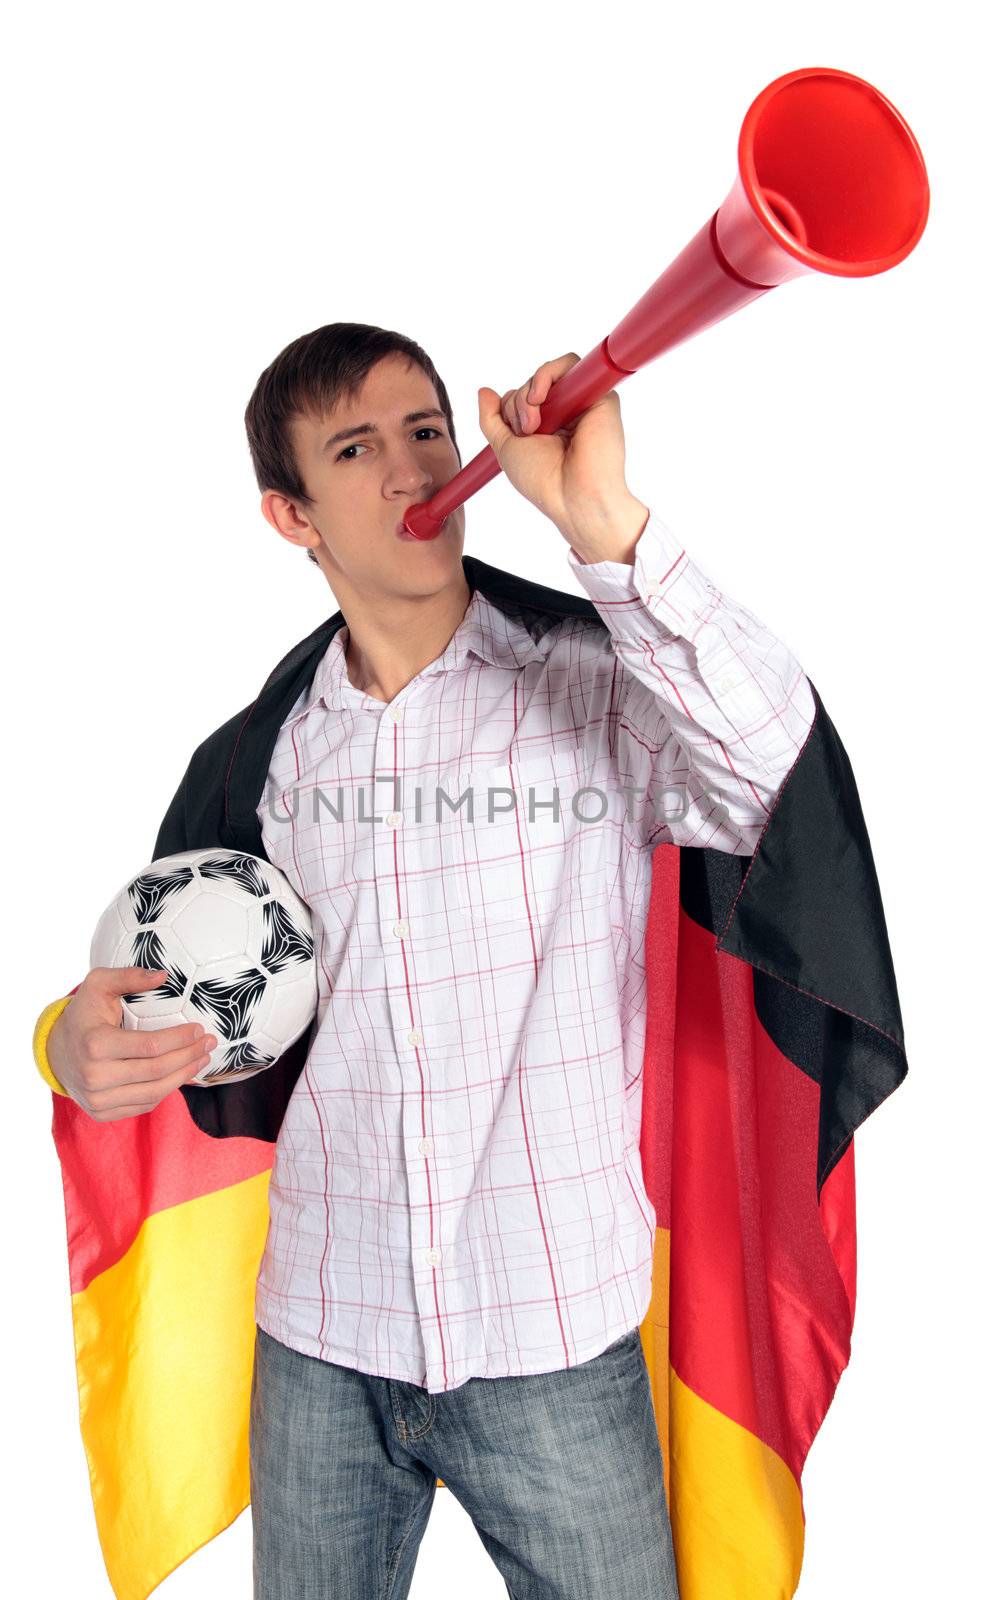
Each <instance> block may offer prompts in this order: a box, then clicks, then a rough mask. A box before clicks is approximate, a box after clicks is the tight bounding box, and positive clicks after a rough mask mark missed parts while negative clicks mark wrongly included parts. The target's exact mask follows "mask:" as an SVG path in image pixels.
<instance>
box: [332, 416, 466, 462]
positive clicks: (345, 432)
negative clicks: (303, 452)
mask: <svg viewBox="0 0 990 1600" xmlns="http://www.w3.org/2000/svg"><path fill="white" fill-rule="evenodd" d="M431 417H439V418H440V421H441V422H442V421H443V420H444V417H443V412H442V411H436V410H433V411H410V412H409V413H408V414H407V415H406V416H404V417H403V419H402V426H403V427H404V428H407V427H408V426H409V424H410V422H426V421H427V420H428V419H429V418H431ZM379 431H380V430H379V428H378V427H377V426H376V424H375V423H373V422H359V423H358V425H357V427H356V428H342V429H341V431H340V432H339V433H335V434H332V435H331V437H330V438H329V439H327V440H326V441H325V443H324V445H323V447H322V450H321V452H320V453H321V455H322V453H323V451H325V450H329V449H330V446H331V445H333V444H341V443H342V442H343V440H345V439H354V438H356V437H357V435H358V434H359V433H378V432H379Z"/></svg>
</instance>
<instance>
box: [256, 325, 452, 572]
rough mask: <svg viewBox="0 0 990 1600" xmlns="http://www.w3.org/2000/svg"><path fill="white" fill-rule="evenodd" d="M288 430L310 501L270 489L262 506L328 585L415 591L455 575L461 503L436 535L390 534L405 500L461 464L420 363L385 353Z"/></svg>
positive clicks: (428, 492) (424, 495)
mask: <svg viewBox="0 0 990 1600" xmlns="http://www.w3.org/2000/svg"><path fill="white" fill-rule="evenodd" d="M423 412H425V413H428V415H419V413H423ZM289 434H290V438H291V441H292V446H293V449H294V451H295V456H296V461H297V462H298V466H299V471H300V473H301V475H302V479H303V482H304V483H305V485H306V488H307V490H308V492H309V494H310V495H311V496H312V498H313V501H314V503H313V504H312V505H309V506H307V505H303V504H301V503H297V502H296V501H293V500H288V499H287V498H286V497H285V496H284V495H280V494H275V493H274V491H272V490H269V491H268V492H267V493H266V494H265V495H264V497H263V499H262V510H263V511H264V514H265V516H266V517H267V518H268V520H269V522H271V523H272V524H273V526H275V527H277V528H278V531H279V532H280V533H281V534H282V535H283V537H284V538H287V539H289V540H290V542H291V543H293V544H304V545H307V546H308V547H309V548H310V549H312V550H313V551H314V552H315V554H316V558H317V560H318V561H319V563H320V566H321V567H322V569H323V571H324V573H325V574H326V576H327V579H328V581H329V582H330V584H331V586H333V587H334V588H338V580H339V588H340V589H341V590H342V591H343V592H344V593H346V591H347V588H348V586H351V587H352V588H354V589H360V590H363V591H365V592H367V591H372V592H374V591H379V592H383V593H385V592H388V593H393V594H394V593H397V592H399V593H403V594H409V595H415V594H429V593H435V592H436V591H437V590H438V589H441V588H443V587H444V586H445V585H446V584H448V583H450V582H451V581H452V580H453V579H454V578H457V579H458V580H459V581H460V579H461V577H462V569H461V553H462V551H463V548H464V507H463V506H458V507H457V509H456V511H453V512H451V514H450V516H449V517H448V518H447V521H446V522H445V523H444V525H443V527H442V529H441V530H440V533H439V534H438V535H437V537H436V538H435V539H411V538H409V537H402V536H401V535H400V534H399V532H398V528H399V525H400V523H401V521H402V517H403V513H404V512H405V510H406V507H407V506H409V505H412V504H414V503H415V502H417V501H420V500H428V499H429V498H430V497H431V496H432V495H434V494H436V492H437V490H438V489H440V488H442V487H443V485H444V484H445V483H447V482H448V481H449V479H451V478H452V477H454V475H455V473H457V472H458V471H459V470H460V463H459V462H458V459H457V452H456V450H455V449H454V444H453V441H452V439H451V437H450V432H449V430H448V427H447V421H446V418H445V417H444V415H443V413H442V411H441V410H440V402H439V400H438V398H437V392H436V390H435V388H434V387H433V384H432V383H431V381H430V379H429V378H428V377H427V376H426V373H425V372H424V371H423V369H422V368H421V367H419V366H417V365H416V364H415V363H414V362H410V361H407V359H406V357H405V356H403V355H399V354H392V355H388V356H384V357H383V358H382V359H381V361H379V362H377V363H376V365H375V366H374V367H372V369H371V371H370V372H369V373H368V375H367V377H366V378H365V380H364V383H363V385H362V386H361V388H360V389H359V391H358V393H357V395H356V397H355V398H354V400H343V401H341V402H340V404H339V405H338V406H336V407H335V408H334V410H333V411H332V412H331V413H330V415H329V416H325V417H322V418H320V419H319V420H317V419H315V418H312V417H306V418H299V419H296V420H294V421H292V422H290V423H289ZM341 434H346V435H349V437H344V438H341V437H339V435H341ZM317 535H319V539H317ZM341 598H342V599H343V594H342V595H341Z"/></svg>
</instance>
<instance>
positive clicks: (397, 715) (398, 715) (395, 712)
mask: <svg viewBox="0 0 990 1600" xmlns="http://www.w3.org/2000/svg"><path fill="white" fill-rule="evenodd" d="M388 714H389V718H390V720H391V721H392V722H401V721H402V707H401V706H395V708H394V709H393V708H392V707H391V706H390V707H389V712H388Z"/></svg>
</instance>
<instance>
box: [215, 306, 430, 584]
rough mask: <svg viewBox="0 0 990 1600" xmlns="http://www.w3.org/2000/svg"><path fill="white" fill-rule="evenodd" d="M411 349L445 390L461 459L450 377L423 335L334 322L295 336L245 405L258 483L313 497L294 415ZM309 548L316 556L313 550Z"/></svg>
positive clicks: (318, 407) (351, 391) (324, 408)
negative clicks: (295, 444) (297, 451)
mask: <svg viewBox="0 0 990 1600" xmlns="http://www.w3.org/2000/svg"><path fill="white" fill-rule="evenodd" d="M392 354H398V355H404V356H406V357H407V358H408V360H410V361H414V362H415V363H416V365H417V366H418V367H421V368H422V370H423V371H424V372H425V374H426V376H427V377H428V378H429V379H430V381H431V382H432V384H433V386H434V388H435V389H436V392H437V399H438V401H439V403H440V409H441V411H442V412H443V414H444V416H445V418H446V419H447V427H448V428H449V429H450V437H451V440H452V441H453V445H454V449H455V450H457V459H458V461H460V459H461V452H460V450H459V449H458V447H457V439H456V436H455V434H454V417H453V413H452V411H451V409H450V398H449V396H448V394H447V390H446V388H445V386H444V382H443V379H442V378H441V377H440V375H439V373H438V372H437V369H436V367H435V366H434V365H433V362H432V361H431V360H430V358H429V356H428V355H427V353H426V351H425V350H424V349H423V348H422V346H421V345H418V344H417V343H416V341H415V339H408V338H406V336H405V335H404V334H401V333H395V332H393V331H392V330H391V329H388V328H376V327H374V326H373V325H372V324H370V323H367V322H328V323H327V324H326V325H325V326H324V327H322V328H314V329H313V331H312V333H304V334H301V335H300V337H299V338H298V339H293V341H292V343H291V344H287V345H286V347H285V349H284V350H283V351H281V352H280V354H279V355H277V356H276V357H275V360H274V361H273V362H272V364H271V366H269V367H266V368H265V370H264V372H263V373H262V374H261V377H260V378H259V379H258V381H257V383H256V384H255V386H254V393H253V394H252V396H251V398H250V400H249V401H248V405H247V410H246V411H245V413H244V426H245V427H246V428H247V436H248V447H249V449H250V451H251V462H252V465H253V466H254V475H255V478H256V479H257V481H258V488H259V489H260V490H261V492H262V493H263V494H264V492H265V490H266V489H274V490H275V491H276V492H277V493H278V494H284V495H287V496H290V497H291V498H292V499H294V500H300V501H302V503H303V504H304V505H312V504H313V500H312V497H311V496H310V495H309V494H307V492H306V485H305V484H304V482H303V478H302V473H301V472H300V471H299V467H298V465H297V464H296V459H295V455H294V453H293V449H292V442H291V439H290V437H289V431H288V423H289V421H290V420H291V419H292V418H293V417H302V416H306V415H309V416H324V415H326V414H327V413H328V412H330V411H332V410H333V408H334V407H335V406H336V405H337V403H338V402H339V401H340V400H341V399H344V398H346V399H348V400H353V399H354V397H355V396H356V394H357V392H358V390H359V389H360V387H361V385H362V383H363V382H364V380H365V378H366V377H367V375H368V373H369V372H370V371H371V368H372V367H373V366H374V365H375V363H376V362H377V361H381V359H382V357H383V356H387V355H392ZM306 554H307V555H308V556H309V559H310V561H316V556H315V554H314V552H313V551H312V550H307V552H306Z"/></svg>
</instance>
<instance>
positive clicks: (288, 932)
mask: <svg viewBox="0 0 990 1600" xmlns="http://www.w3.org/2000/svg"><path fill="white" fill-rule="evenodd" d="M90 966H91V967H133V966H139V967H160V968H161V969H162V970H163V971H164V972H166V973H167V974H168V977H167V979H166V980H165V982H164V983H162V984H160V985H159V986H158V988H156V989H148V990H145V991H142V992H140V993H138V994H127V995H124V997H123V1002H122V1012H123V1024H124V1027H125V1028H138V1029H154V1028H168V1027H172V1026H173V1025H174V1024H177V1023H183V1022H200V1023H202V1024H203V1026H204V1028H206V1029H207V1031H208V1032H210V1033H212V1034H215V1036H216V1039H217V1045H216V1048H215V1050H214V1051H213V1053H212V1055H211V1057H210V1060H209V1062H208V1063H207V1065H206V1066H205V1067H204V1068H203V1069H202V1071H201V1072H200V1073H198V1074H197V1076H196V1077H195V1078H192V1079H190V1082H192V1083H199V1084H212V1083H234V1082H236V1081H237V1080H238V1079H241V1078H250V1077H253V1076H254V1074H255V1073H256V1072H263V1071H264V1069H265V1068H266V1067H270V1066H271V1065H272V1063H273V1062H274V1061H277V1060H278V1058H279V1056H280V1055H282V1054H283V1053H284V1051H286V1050H287V1049H288V1047H289V1045H290V1044H293V1043H294V1042H295V1040H296V1039H298V1038H299V1035H300V1034H301V1033H302V1032H303V1031H304V1029H305V1028H306V1027H308V1025H309V1023H310V1021H311V1020H312V1018H313V1016H314V1015H315V1013H316V1008H317V998H318V992H317V981H316V953H315V948H314V941H313V927H312V920H311V917H310V913H309V908H308V906H307V905H306V903H305V901H304V900H302V899H300V897H299V895H298V894H297V893H296V891H295V889H294V888H293V887H292V885H291V884H290V882H289V880H288V878H287V877H286V876H285V874H284V873H283V872H281V871H280V870H279V868H278V867H275V866H273V865H272V864H271V862H269V861H265V860H263V859H262V858H261V857H259V856H252V855H246V854H245V853H244V852H243V851H238V850H225V849H219V848H218V849H213V850H187V851H184V852H182V853H181V854H179V855H173V856H163V857H161V858H160V859H159V860H158V861H153V862H152V863H151V865H150V866H149V867H146V868H145V870H144V871H143V872H141V873H139V874H138V876H137V877H136V878H132V879H130V881H129V882H128V883H125V884H124V887H123V888H122V889H121V890H120V893H119V894H117V895H115V897H114V899H113V900H112V901H111V903H110V905H109V906H108V907H107V909H106V911H105V912H104V913H103V916H102V917H101V918H100V920H99V922H98V924H97V927H96V932H95V933H94V935H93V941H92V945H91V948H90Z"/></svg>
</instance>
